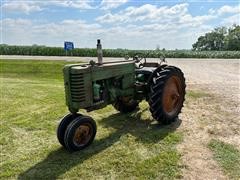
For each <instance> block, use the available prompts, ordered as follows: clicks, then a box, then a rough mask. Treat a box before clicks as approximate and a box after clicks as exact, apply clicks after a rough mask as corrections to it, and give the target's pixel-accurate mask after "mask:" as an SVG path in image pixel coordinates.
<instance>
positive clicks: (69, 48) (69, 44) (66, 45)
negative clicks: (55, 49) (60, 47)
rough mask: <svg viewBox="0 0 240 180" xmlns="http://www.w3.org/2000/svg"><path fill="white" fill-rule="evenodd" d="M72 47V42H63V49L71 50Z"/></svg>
mask: <svg viewBox="0 0 240 180" xmlns="http://www.w3.org/2000/svg"><path fill="white" fill-rule="evenodd" d="M73 49H74V45H73V42H67V41H65V42H64V50H65V51H69V50H73Z"/></svg>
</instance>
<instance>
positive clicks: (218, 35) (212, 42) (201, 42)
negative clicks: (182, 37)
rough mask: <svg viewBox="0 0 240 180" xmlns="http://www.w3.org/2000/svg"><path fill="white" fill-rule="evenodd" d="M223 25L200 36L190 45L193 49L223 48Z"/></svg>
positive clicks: (224, 30)
mask: <svg viewBox="0 0 240 180" xmlns="http://www.w3.org/2000/svg"><path fill="white" fill-rule="evenodd" d="M226 32H227V30H226V28H225V27H220V28H215V29H214V30H213V31H212V32H209V33H206V34H205V35H204V36H200V37H199V38H198V40H197V42H196V43H194V44H193V45H192V47H193V49H194V50H200V51H203V50H224V38H225V34H226Z"/></svg>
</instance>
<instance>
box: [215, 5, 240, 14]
mask: <svg viewBox="0 0 240 180" xmlns="http://www.w3.org/2000/svg"><path fill="white" fill-rule="evenodd" d="M217 13H218V14H219V15H223V14H235V13H240V5H238V6H228V5H225V6H222V7H221V8H220V9H218V10H217Z"/></svg>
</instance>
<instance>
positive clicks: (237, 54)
mask: <svg viewBox="0 0 240 180" xmlns="http://www.w3.org/2000/svg"><path fill="white" fill-rule="evenodd" d="M137 53H141V54H144V55H145V56H146V57H151V58H158V57H160V56H161V55H162V56H165V57H167V58H224V59H227V58H229V59H230V58H231V59H232V58H235V59H239V58H240V51H193V50H128V49H103V55H104V57H126V56H129V57H133V56H134V55H135V54H137ZM0 55H31V56H66V55H67V56H80V57H95V56H97V52H96V49H95V48H76V49H74V50H72V51H68V52H67V53H66V52H65V51H64V49H63V48H61V47H47V46H37V45H33V46H9V45H4V44H2V45H0Z"/></svg>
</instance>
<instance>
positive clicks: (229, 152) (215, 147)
mask: <svg viewBox="0 0 240 180" xmlns="http://www.w3.org/2000/svg"><path fill="white" fill-rule="evenodd" d="M209 148H210V149H211V150H212V151H213V154H214V158H215V159H216V160H217V162H218V163H219V164H220V166H221V167H222V168H223V170H224V171H225V173H226V174H227V175H229V177H230V178H231V179H240V151H239V150H238V149H236V148H235V147H234V146H233V145H230V144H226V143H223V142H221V141H219V140H212V141H211V142H210V143H209Z"/></svg>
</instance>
